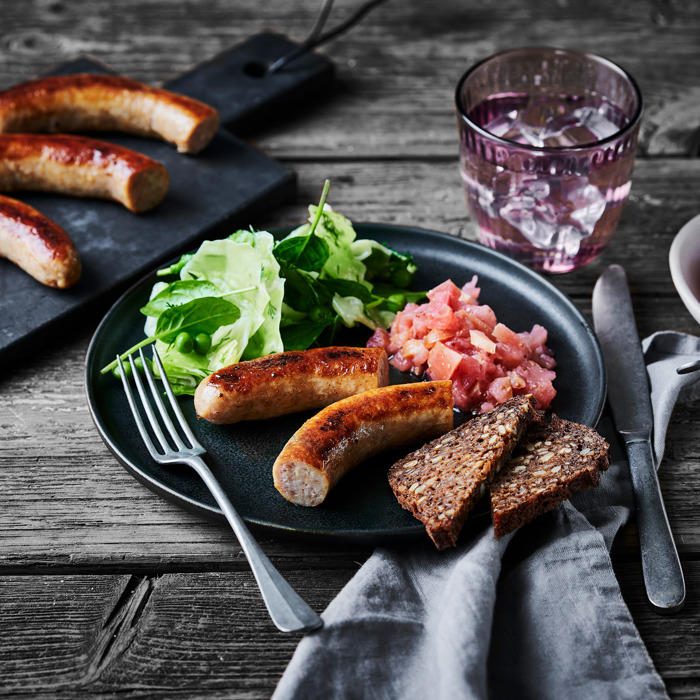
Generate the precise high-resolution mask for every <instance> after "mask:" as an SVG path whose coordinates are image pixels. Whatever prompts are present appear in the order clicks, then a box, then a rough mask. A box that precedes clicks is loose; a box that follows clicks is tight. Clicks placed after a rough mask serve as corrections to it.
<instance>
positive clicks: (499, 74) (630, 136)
mask: <svg viewBox="0 0 700 700" xmlns="http://www.w3.org/2000/svg"><path fill="white" fill-rule="evenodd" d="M456 104H457V117H458V122H459V133H460V170H461V173H462V178H463V181H464V188H465V195H466V199H467V205H468V207H469V210H470V211H471V213H472V215H473V216H474V218H475V219H476V221H477V223H478V225H479V234H480V240H481V242H482V243H483V244H484V245H487V246H489V247H490V248H494V249H496V250H500V251H502V252H504V253H506V254H508V255H510V256H511V257H513V258H515V259H516V260H519V261H520V262H522V263H525V264H526V265H528V266H530V267H532V268H534V269H536V270H544V271H547V272H568V271H570V270H574V269H576V268H578V267H580V266H581V265H585V264H586V263H589V262H590V261H591V260H593V259H594V258H595V257H596V256H597V255H598V254H599V253H600V252H601V251H602V250H603V248H604V247H605V246H606V245H607V243H608V242H609V241H610V239H611V237H612V235H613V233H614V232H615V229H616V228H617V225H618V222H619V219H620V214H621V211H622V207H623V205H624V203H625V201H626V199H627V195H628V193H629V190H630V184H631V177H632V170H633V168H634V158H635V153H636V150H637V137H638V134H639V126H640V123H641V117H642V109H643V100H642V95H641V92H640V91H639V88H638V87H637V84H636V83H635V81H634V79H633V78H632V77H631V76H630V75H629V74H628V73H627V72H625V71H624V70H623V69H622V68H620V67H619V66H617V65H616V64H614V63H612V62H611V61H609V60H607V59H605V58H602V57H600V56H596V55H594V54H590V53H584V52H581V51H571V50H562V49H554V48H524V49H512V50H508V51H502V52H500V53H497V54H494V55H493V56H491V57H489V58H486V59H485V60H483V61H481V62H480V63H477V64H476V65H475V66H473V67H472V68H470V69H469V70H468V71H467V72H466V73H465V74H464V75H463V76H462V78H461V80H460V81H459V84H458V85H457V93H456Z"/></svg>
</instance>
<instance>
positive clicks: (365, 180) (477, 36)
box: [0, 0, 700, 698]
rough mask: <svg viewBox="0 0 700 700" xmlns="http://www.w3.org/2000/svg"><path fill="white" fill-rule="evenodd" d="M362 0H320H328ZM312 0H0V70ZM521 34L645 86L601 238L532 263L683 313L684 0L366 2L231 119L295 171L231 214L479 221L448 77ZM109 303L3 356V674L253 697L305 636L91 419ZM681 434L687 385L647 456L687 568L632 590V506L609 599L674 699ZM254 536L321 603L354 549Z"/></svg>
mask: <svg viewBox="0 0 700 700" xmlns="http://www.w3.org/2000/svg"><path fill="white" fill-rule="evenodd" d="M357 4H358V3H357V2H350V1H349V0H342V1H339V2H337V3H336V5H335V8H334V11H333V18H334V20H336V21H338V20H340V19H342V18H344V17H346V16H348V14H349V13H350V12H351V11H352V9H353V8H354V7H356V6H357ZM318 9H319V3H318V2H317V1H316V0H293V1H291V0H290V1H288V2H278V3H273V4H269V3H268V4H260V3H247V2H244V0H229V1H227V2H220V1H218V0H202V1H197V2H187V3H185V2H177V3H173V2H169V1H168V0H138V1H136V0H122V2H119V3H112V2H107V1H106V0H94V1H93V2H90V3H87V2H78V1H77V0H32V1H31V2H22V3H19V2H17V3H14V2H3V3H2V23H1V25H0V38H1V41H0V88H5V87H8V86H10V85H13V84H15V83H17V82H19V81H21V80H23V79H25V78H27V77H29V76H31V75H33V74H35V73H38V72H40V71H42V70H45V69H46V68H48V67H50V66H51V65H52V64H54V63H58V62H61V61H63V60H65V59H67V58H69V57H71V56H73V55H74V54H76V53H78V52H89V53H91V54H93V55H95V56H97V57H99V58H101V59H103V60H104V61H106V62H107V63H109V64H111V65H112V66H113V67H115V68H116V69H117V70H119V71H120V72H122V73H124V74H127V75H130V76H132V77H134V78H137V79H141V80H144V81H147V82H152V83H157V82H159V81H162V80H166V79H168V78H170V77H173V76H174V75H175V74H177V73H179V72H180V71H182V70H185V69H188V68H190V67H191V66H193V65H195V64H196V63H198V62H200V61H202V60H205V59H208V58H210V57H211V56H213V55H215V54H216V53H218V52H220V51H222V50H224V49H226V48H229V47H231V46H232V45H234V44H236V43H238V42H240V41H242V40H244V39H245V38H247V37H249V36H250V35H252V34H254V33H256V32H259V31H261V30H263V29H266V28H272V29H275V30H277V31H281V32H285V33H287V34H288V35H290V36H291V37H294V38H296V39H302V38H303V37H304V36H305V35H306V33H307V32H308V31H309V29H310V27H311V25H312V24H313V20H314V18H315V16H316V13H317V11H318ZM520 45H557V46H562V47H578V48H582V49H588V50H593V51H596V52H598V53H602V54H603V55H606V56H608V57H609V58H611V59H613V60H615V61H617V62H619V63H621V64H623V65H624V66H625V67H626V68H627V69H628V70H629V71H630V72H631V73H632V74H633V75H635V76H636V78H637V79H638V81H639V84H640V86H641V88H642V91H643V93H644V95H645V98H646V105H647V107H646V116H645V120H644V126H643V129H642V137H641V145H640V152H639V159H638V162H637V166H636V171H635V176H634V183H633V188H632V193H631V195H630V200H629V205H628V208H627V210H626V213H625V215H624V219H623V221H622V225H621V227H620V229H619V232H618V234H617V236H616V238H615V239H614V241H613V243H612V244H611V245H610V246H609V248H608V249H607V250H606V251H605V252H604V254H603V255H602V256H601V257H600V258H599V259H598V260H597V261H595V262H594V263H592V264H591V265H589V266H588V267H586V268H584V269H582V270H580V271H578V272H575V273H571V274H567V275H561V276H555V277H550V278H549V279H550V281H551V282H552V283H553V284H554V285H555V286H556V287H558V288H559V289H560V290H562V291H563V292H564V293H566V294H567V295H568V296H569V297H570V298H571V299H572V300H573V301H574V302H575V303H576V304H577V305H578V307H579V308H580V309H581V310H582V311H583V312H584V314H585V315H586V316H587V317H589V318H590V305H591V291H592V287H593V284H594V282H595V279H596V278H597V276H598V274H599V273H600V271H601V270H602V269H603V268H604V267H605V266H607V265H608V264H611V263H613V262H621V263H623V264H624V265H625V267H626V269H627V271H628V275H629V278H630V281H631V286H632V293H633V301H634V305H635V311H636V314H637V323H638V327H639V331H640V334H641V335H642V336H646V335H648V334H650V333H652V332H653V331H656V330H661V329H682V330H687V331H689V332H692V333H695V332H696V331H697V327H696V325H695V323H694V321H693V319H692V318H691V316H690V315H689V314H688V313H687V312H686V310H685V308H684V307H683V305H682V303H681V301H680V299H679V298H678V296H677V295H676V293H675V290H674V288H673V285H672V282H671V277H670V274H669V270H668V264H667V255H668V249H669V246H670V243H671V240H672V239H673V236H674V235H675V234H676V232H677V231H678V230H679V228H680V227H681V226H682V225H683V224H684V223H685V222H686V221H688V220H689V219H690V218H691V217H693V216H694V215H695V214H697V213H698V212H700V199H699V198H698V192H699V191H700V159H699V158H698V155H699V149H700V109H699V106H700V83H699V82H698V76H699V75H700V6H699V5H698V4H696V3H693V2H691V1H690V0H674V1H673V2H662V1H661V0H650V1H649V2H644V3H640V2H638V1H636V0H618V1H617V2H615V3H609V2H607V1H605V0H594V1H593V2H582V1H578V0H573V1H572V2H553V1H550V0H537V2H519V1H518V0H502V1H501V2H498V3H495V2H487V1H482V2H477V1H476V0H443V1H442V2H440V3H426V2H421V0H404V1H403V2H399V0H394V1H393V2H390V3H388V4H386V5H383V6H381V7H380V8H378V9H377V10H375V11H374V12H373V13H372V14H371V15H370V16H369V17H367V18H366V19H365V21H364V23H363V25H362V26H361V28H359V29H356V30H355V31H353V32H352V33H350V34H349V35H347V36H345V37H344V38H341V39H340V40H338V41H337V42H335V43H333V44H330V45H328V46H326V47H324V48H323V49H322V50H323V51H324V52H325V53H326V54H327V55H328V56H330V57H331V58H332V59H333V61H334V62H335V64H336V66H337V79H336V81H335V85H334V89H333V90H331V91H330V92H328V93H324V94H322V95H319V96H318V99H316V100H311V101H310V102H309V103H308V104H307V106H306V107H305V108H304V109H303V110H299V111H295V112H294V113H292V114H290V115H285V118H284V119H280V120H278V121H277V122H276V123H274V124H272V125H268V126H266V127H265V129H264V130H260V131H259V132H253V133H250V134H248V135H247V137H248V138H250V139H251V140H252V141H254V142H256V143H257V144H259V146H260V147H261V148H262V149H264V150H265V151H266V152H267V153H269V154H270V155H272V156H273V157H275V158H277V159H279V160H280V161H282V162H283V163H285V164H286V165H288V166H289V167H291V168H293V169H294V170H295V171H296V172H297V173H298V177H299V187H298V194H297V196H296V198H295V199H294V201H291V202H289V203H288V204H287V205H285V206H283V207H280V208H278V209H275V210H273V211H269V212H268V214H267V215H266V216H264V217H261V218H260V219H259V220H256V221H251V222H249V223H250V224H252V225H255V226H258V227H270V226H275V225H279V224H285V223H296V222H299V221H301V220H302V219H303V218H304V217H305V213H306V206H307V204H308V203H310V202H313V201H315V200H316V198H317V196H318V192H319V188H320V184H321V183H322V181H323V180H324V179H325V178H330V179H332V181H333V194H332V201H333V205H334V207H335V208H337V209H339V210H340V211H342V212H344V213H345V214H346V215H348V216H349V217H350V218H352V219H354V220H357V221H379V222H386V223H400V224H409V225H417V226H421V227H425V228H430V229H436V230H439V231H443V232H446V233H449V234H452V235H455V236H461V237H464V238H472V239H473V238H474V237H475V234H474V230H473V228H472V221H471V220H470V219H469V217H468V216H467V214H466V213H465V209H464V204H463V199H462V191H461V183H460V178H459V174H458V169H457V139H456V130H455V123H454V114H453V91H454V86H455V84H456V81H457V79H458V77H459V76H460V74H461V73H462V72H463V70H464V69H465V68H466V67H467V66H469V65H470V64H472V63H473V62H474V61H476V60H477V59H479V58H482V57H484V56H486V55H488V54H490V53H492V52H493V51H495V50H498V49H503V48H507V47H512V46H520ZM0 274H2V271H0ZM105 309H106V305H103V306H102V307H101V308H99V309H96V310H95V312H94V313H92V314H91V315H83V316H82V317H81V318H80V319H79V321H78V322H76V323H73V324H67V325H66V326H65V327H64V328H63V329H62V331H61V333H60V334H59V335H58V336H57V337H56V338H55V339H54V341H53V343H52V344H50V345H49V346H42V347H33V348H30V349H29V350H28V351H27V352H26V353H25V354H24V355H23V356H22V357H21V358H15V359H13V360H12V361H11V362H9V363H8V362H3V363H2V365H1V366H0V629H2V633H1V634H0V695H3V696H7V697H49V696H51V697H56V696H61V695H66V696H69V697H74V696H77V695H81V694H98V693H99V694H103V695H104V696H111V694H112V693H114V694H117V693H118V694H119V695H120V697H131V696H150V695H153V694H156V693H161V694H165V695H167V696H168V697H193V696H195V695H196V696H206V697H224V696H225V697H245V698H265V697H269V695H270V694H271V692H272V690H273V689H274V687H275V684H276V682H277V680H278V679H279V677H280V675H281V674H282V672H283V671H284V668H285V666H286V664H287V662H288V661H289V659H290V658H291V655H292V653H293V651H294V648H295V646H296V644H297V642H298V641H299V636H294V635H292V636H290V635H284V634H281V633H278V632H277V631H276V630H275V628H274V627H273V626H272V625H271V623H270V622H269V620H268V618H267V615H266V613H265V609H264V607H263V603H262V602H261V599H260V597H259V595H258V592H257V590H256V587H255V584H254V581H253V579H252V576H251V573H250V571H249V569H248V566H247V564H246V562H245V560H244V559H243V557H242V554H241V551H240V548H239V547H238V545H237V544H236V542H235V541H234V538H233V535H232V534H231V533H230V532H229V530H228V529H225V528H224V527H217V526H216V525H213V524H210V523H208V522H205V521H203V520H200V519H199V518H197V517H195V516H193V515H189V514H187V513H185V512H183V511H182V510H180V509H179V508H177V507H175V506H173V505H170V504H168V503H166V502H165V501H163V500H161V499H160V498H159V497H157V496H156V495H154V494H153V493H151V492H150V491H148V490H147V489H145V488H144V487H142V486H141V485H139V484H138V483H137V482H136V481H135V480H134V479H132V478H131V477H130V476H129V475H128V474H127V473H126V471H125V470H124V469H123V468H122V467H121V466H119V464H118V463H117V462H116V460H115V459H114V458H113V457H112V455H111V454H110V453H109V452H108V450H107V448H106V447H105V445H104V444H103V443H102V441H101V439H100V437H99V435H98V433H97V431H96V429H95V427H94V426H93V423H92V421H91V418H90V415H89V413H88V408H87V403H86V398H85V388H84V386H83V375H84V368H83V363H84V359H85V353H86V349H87V346H88V343H89V340H90V337H91V335H92V333H93V331H94V329H95V327H96V324H97V322H98V321H99V319H100V317H101V315H102V314H103V313H104V311H105ZM0 323H2V319H0ZM699 434H700V407H699V406H698V405H690V406H681V407H679V408H677V410H676V411H675V414H674V416H673V419H672V422H671V426H670V429H669V433H668V446H667V451H666V457H665V460H664V464H663V466H662V469H661V481H662V485H663V489H664V492H665V498H666V503H667V506H668V512H669V517H670V520H671V524H672V527H673V530H674V532H675V536H676V539H677V543H678V548H679V550H680V554H681V557H682V561H683V567H684V570H685V574H686V577H687V585H688V602H687V605H686V607H685V609H684V610H683V612H681V613H680V614H679V615H676V616H674V617H659V616H657V615H655V614H654V613H653V612H651V611H650V609H649V608H648V606H647V602H646V598H645V593H644V589H643V585H642V579H641V569H640V564H639V555H638V550H637V546H636V536H635V532H634V527H633V526H629V527H628V528H627V530H626V531H625V533H624V535H623V537H622V538H621V541H620V542H619V543H618V544H617V545H616V546H615V549H614V561H615V567H616V571H617V574H618V577H619V580H620V583H621V586H622V590H623V593H624V596H625V599H626V601H627V603H628V605H629V607H630V609H631V611H632V614H633V616H634V618H635V620H636V622H637V624H638V626H639V629H640V632H641V635H642V637H643V639H644V641H645V643H646V644H647V646H648V649H649V653H650V655H651V657H652V659H653V661H654V663H655V664H656V666H657V668H658V670H659V672H660V673H661V675H662V676H663V678H664V679H665V681H666V683H667V686H668V690H669V693H670V695H671V696H672V697H676V698H681V697H683V698H690V697H700V636H699V635H698V626H699V625H700V602H699V601H700V595H699V592H700V567H699V564H698V559H699V557H700V515H699V514H698V513H699V510H698V508H697V505H696V504H697V501H698V498H699V497H700V477H699V476H698V470H697V466H698V460H699V459H700V456H699V450H700V439H699V438H698V435H699ZM261 545H262V547H263V548H264V549H265V550H266V551H267V552H268V553H269V555H270V556H271V558H272V559H273V561H274V562H275V563H276V565H277V566H278V567H279V568H280V569H281V570H282V572H283V573H284V574H285V575H286V576H287V577H288V579H289V580H290V582H291V583H292V584H293V585H294V586H295V587H296V588H297V590H299V591H300V593H301V594H302V595H303V596H304V597H305V598H306V599H307V600H308V601H310V603H311V605H312V606H313V607H314V608H315V609H316V610H318V611H322V610H323V609H324V608H325V606H326V605H327V604H328V603H329V601H330V600H331V599H332V598H333V597H334V596H335V595H336V594H337V593H338V591H339V590H340V589H341V587H342V586H343V585H344V584H345V583H346V582H347V581H348V580H349V579H350V578H351V577H352V576H353V574H354V573H355V572H356V571H357V569H358V568H359V567H360V565H361V564H362V563H363V561H364V560H365V559H366V558H367V556H368V555H369V554H370V550H369V549H368V548H364V547H357V546H354V547H353V546H351V547H348V546H331V545H319V544H311V543H299V542H294V541H288V540H286V541H281V540H280V541H278V540H276V539H273V538H270V537H263V538H261Z"/></svg>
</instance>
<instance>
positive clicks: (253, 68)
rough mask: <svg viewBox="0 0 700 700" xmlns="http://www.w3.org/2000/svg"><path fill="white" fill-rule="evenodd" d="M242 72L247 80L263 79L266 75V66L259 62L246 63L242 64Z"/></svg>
mask: <svg viewBox="0 0 700 700" xmlns="http://www.w3.org/2000/svg"><path fill="white" fill-rule="evenodd" d="M243 72H244V73H245V74H246V75H247V76H248V77H249V78H263V77H264V76H265V74H266V73H267V66H266V65H265V64H264V63H261V62H260V61H248V62H247V63H244V64H243Z"/></svg>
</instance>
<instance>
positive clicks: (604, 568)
mask: <svg viewBox="0 0 700 700" xmlns="http://www.w3.org/2000/svg"><path fill="white" fill-rule="evenodd" d="M643 349H644V352H645V358H646V361H647V368H648V372H649V377H650V380H651V386H652V401H653V404H654V415H655V436H656V439H655V445H656V454H657V464H658V463H659V462H660V461H661V457H662V455H663V443H664V436H665V434H666V429H667V427H668V422H669V418H670V415H671V412H672V410H673V407H674V405H675V404H676V402H677V401H685V400H692V399H694V398H697V397H698V396H700V372H697V373H695V374H690V375H678V374H676V371H675V370H676V367H678V366H679V365H681V364H684V363H685V362H689V361H691V360H694V359H700V339H698V338H694V337H691V336H687V335H683V334H678V333H673V332H662V333H656V334H654V335H653V336H651V337H649V338H647V339H646V340H645V341H644V343H643ZM598 429H599V430H600V431H601V433H603V434H604V435H605V436H606V437H607V438H608V440H609V441H610V443H611V465H610V469H609V470H608V471H607V472H606V473H605V474H604V475H603V478H602V481H601V486H600V487H599V488H597V489H593V490H592V491H588V492H584V493H580V494H577V495H576V496H574V498H573V499H571V501H568V502H566V503H564V504H562V505H561V506H560V507H559V508H557V509H556V510H554V511H552V512H551V513H548V514H546V515H543V516H542V517H540V518H538V519H537V520H536V521H534V522H533V523H531V524H530V525H527V526H525V527H524V528H521V529H520V530H519V531H517V532H515V533H512V534H511V535H508V536H507V537H505V538H503V539H501V540H495V539H494V537H493V528H492V526H491V523H490V517H489V515H488V514H486V513H483V512H482V513H481V514H480V515H476V517H473V518H470V522H469V523H468V526H467V529H466V530H465V532H463V533H462V536H461V537H460V543H459V545H458V546H457V547H456V548H454V549H452V550H449V551H444V552H437V551H436V550H435V549H434V547H433V545H432V544H431V543H428V542H426V543H421V544H417V545H412V546H405V547H401V548H391V549H389V548H378V549H377V550H375V552H374V553H373V554H372V556H371V557H370V558H369V559H368V560H367V562H366V563H365V564H364V565H363V566H362V568H361V569H360V570H359V572H358V573H357V574H356V575H355V576H354V577H353V578H352V580H351V581H350V582H349V583H348V584H347V585H346V586H345V588H343V590H342V591H341V592H340V593H339V594H338V596H337V597H336V598H335V599H334V600H333V601H332V602H331V604H330V605H329V606H328V608H327V609H326V611H325V612H324V613H323V619H324V623H325V624H324V627H323V629H321V630H319V631H318V632H314V633H312V634H310V635H308V636H307V637H305V638H304V639H302V641H301V642H300V643H299V646H298V647H297V650H296V652H295V653H294V656H293V658H292V660H291V662H290V664H289V666H288V667H287V670H286V671H285V673H284V675H283V677H282V679H281V680H280V682H279V684H278V687H277V689H276V691H275V693H274V695H273V700H284V699H286V698H295V699H299V698H309V699H315V698H318V699H319V700H320V699H323V700H327V699H331V698H332V699H333V700H339V699H344V698H348V699H349V698H357V699H358V700H359V699H362V700H366V699H373V698H377V699H380V698H381V699H382V700H384V699H390V698H391V699H393V698H397V699H400V700H411V699H412V698H416V699H421V700H423V699H425V698H428V699H430V700H443V699H444V700H455V699H456V698H457V699H460V700H467V699H469V698H479V699H484V700H486V699H487V698H488V699H489V700H499V699H501V698H504V699H505V698H508V699H510V698H519V699H526V698H538V699H539V698H556V699H557V700H561V698H567V699H576V698H585V699H586V700H588V699H589V698H600V699H604V698H611V699H612V698H615V699H616V700H617V699H620V698H630V699H632V698H634V699H635V700H636V699H637V698H642V697H643V698H667V697H668V696H667V694H666V690H665V688H664V684H663V681H662V680H661V678H660V677H659V675H658V673H657V672H656V670H655V669H654V666H653V664H652V662H651V659H650V658H649V655H648V654H647V651H646V648H645V647H644V644H643V642H642V640H641V638H640V636H639V633H638V631H637V629H636V627H635V625H634V622H633V621H632V618H631V616H630V613H629V610H628V609H627V606H626V605H625V603H624V601H623V599H622V596H621V593H620V588H619V585H618V583H617V580H616V578H615V574H614V572H613V568H612V565H611V561H610V555H609V551H610V547H611V546H612V542H613V539H614V538H615V535H616V534H617V532H618V530H619V529H620V528H621V527H622V526H623V525H624V524H625V523H626V521H627V519H628V518H629V516H630V513H631V511H632V504H633V501H632V492H631V486H630V482H629V473H628V465H627V463H626V460H625V457H624V453H623V451H622V450H621V448H620V446H619V443H618V442H617V440H616V439H615V433H614V427H613V425H612V423H611V421H610V420H609V419H608V417H607V416H604V418H603V420H602V421H601V424H600V425H599V426H598Z"/></svg>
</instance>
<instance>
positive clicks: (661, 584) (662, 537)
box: [625, 438, 685, 614]
mask: <svg viewBox="0 0 700 700" xmlns="http://www.w3.org/2000/svg"><path fill="white" fill-rule="evenodd" d="M625 447H626V449H627V456H628V457H629V462H630V475H631V478H632V487H633V489H634V499H635V511H636V516H637V528H638V530H639V548H640V551H641V554H642V571H643V574H644V585H645V586H646V590H647V596H648V597H649V601H650V602H651V604H652V605H653V606H654V611H655V612H658V613H662V614H671V613H675V612H678V611H679V610H680V609H681V608H682V607H683V603H685V580H684V579H683V570H682V569H681V562H680V560H679V558H678V552H677V550H676V545H675V543H674V541H673V535H672V534H671V527H670V525H669V523H668V517H667V515H666V509H665V507H664V502H663V498H662V496H661V487H660V486H659V478H658V476H657V475H656V468H655V467H654V458H653V452H652V449H651V440H650V439H648V438H646V439H639V438H638V439H633V440H630V441H629V442H627V443H626V444H625Z"/></svg>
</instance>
